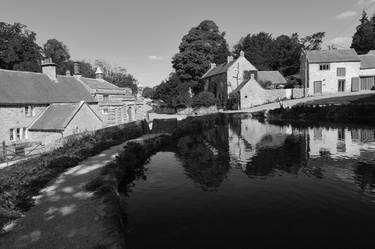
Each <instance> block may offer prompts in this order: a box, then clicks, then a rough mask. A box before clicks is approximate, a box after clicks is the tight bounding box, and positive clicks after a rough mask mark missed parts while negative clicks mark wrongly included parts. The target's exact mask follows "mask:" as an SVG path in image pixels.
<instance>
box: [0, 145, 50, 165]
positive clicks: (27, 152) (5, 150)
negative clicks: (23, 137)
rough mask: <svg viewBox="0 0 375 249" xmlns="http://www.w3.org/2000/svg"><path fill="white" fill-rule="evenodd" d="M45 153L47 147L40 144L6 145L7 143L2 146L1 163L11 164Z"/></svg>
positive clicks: (0, 147)
mask: <svg viewBox="0 0 375 249" xmlns="http://www.w3.org/2000/svg"><path fill="white" fill-rule="evenodd" d="M44 152H45V145H43V144H42V143H40V142H34V143H22V144H12V145H6V144H5V141H3V142H2V144H1V145H0V163H6V164H8V163H10V162H15V161H18V160H22V159H27V158H30V157H33V156H37V155H40V154H42V153H44Z"/></svg>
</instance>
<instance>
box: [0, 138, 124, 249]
mask: <svg viewBox="0 0 375 249" xmlns="http://www.w3.org/2000/svg"><path fill="white" fill-rule="evenodd" d="M124 145H125V143H123V144H120V145H117V146H114V147H111V148H110V149H108V150H105V151H103V152H101V153H100V154H98V155H96V156H93V157H90V158H88V159H87V160H85V161H83V162H81V163H80V164H79V165H77V166H76V167H74V168H71V169H69V170H67V171H66V172H65V173H63V174H62V175H60V176H59V177H58V178H57V179H55V180H53V181H52V182H51V183H50V184H49V185H48V186H47V187H46V188H44V189H43V190H42V191H41V192H40V195H39V196H37V197H35V201H36V204H35V206H34V207H32V208H31V209H30V210H29V211H28V212H27V213H26V215H25V216H24V217H23V218H21V219H19V220H17V221H16V222H15V223H13V224H10V225H9V226H8V227H7V228H6V229H7V230H9V232H8V233H7V234H5V235H3V236H2V237H0V248H1V249H22V248H27V249H78V248H95V247H96V246H98V245H101V244H103V243H105V242H107V241H108V240H110V239H111V237H110V235H109V231H108V230H107V229H106V227H105V226H104V225H103V224H102V223H103V221H102V220H101V219H100V214H98V210H97V208H96V206H97V205H98V203H97V202H98V201H97V200H96V199H95V198H93V193H91V192H87V191H86V189H85V187H84V186H85V185H86V183H88V182H89V181H90V180H91V179H94V178H95V177H96V176H98V175H99V173H100V169H101V168H103V167H104V166H105V165H106V164H107V163H108V162H110V161H112V160H113V159H114V158H115V156H116V155H117V154H118V153H119V152H120V151H121V150H122V149H123V146H124Z"/></svg>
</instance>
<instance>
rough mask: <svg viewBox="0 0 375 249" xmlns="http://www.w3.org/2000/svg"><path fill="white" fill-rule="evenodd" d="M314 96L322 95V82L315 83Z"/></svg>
mask: <svg viewBox="0 0 375 249" xmlns="http://www.w3.org/2000/svg"><path fill="white" fill-rule="evenodd" d="M314 94H322V82H321V81H314Z"/></svg>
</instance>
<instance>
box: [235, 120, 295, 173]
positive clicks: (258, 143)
mask: <svg viewBox="0 0 375 249" xmlns="http://www.w3.org/2000/svg"><path fill="white" fill-rule="evenodd" d="M291 134H293V130H292V127H291V126H284V127H281V126H276V125H265V124H262V123H260V122H259V121H258V120H254V119H241V118H234V119H233V120H232V121H231V122H230V129H229V134H228V135H229V153H230V156H231V159H232V165H233V163H236V164H237V165H238V164H239V166H241V167H242V168H243V169H245V168H246V165H247V163H248V162H250V161H251V159H252V157H253V156H254V155H255V154H256V153H257V150H258V149H260V148H265V147H279V146H282V144H283V143H284V141H285V139H286V137H287V135H291Z"/></svg>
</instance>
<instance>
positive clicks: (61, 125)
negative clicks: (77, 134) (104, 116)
mask: <svg viewBox="0 0 375 249" xmlns="http://www.w3.org/2000/svg"><path fill="white" fill-rule="evenodd" d="M83 105H86V104H85V103H84V102H80V103H59V104H51V105H50V106H48V108H47V109H46V110H45V111H44V112H43V114H42V115H41V116H40V117H39V118H38V119H37V120H36V121H35V123H34V124H33V125H32V126H31V127H30V128H29V130H30V131H64V130H65V128H66V127H67V126H68V124H69V123H70V121H71V120H72V119H73V118H74V116H75V115H76V113H77V112H78V111H79V110H80V109H81V107H82V106H83ZM88 107H89V106H88ZM89 108H90V107H89ZM93 113H94V114H95V115H97V114H96V113H95V112H94V111H93ZM98 118H99V117H98ZM99 119H100V118H99Z"/></svg>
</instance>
